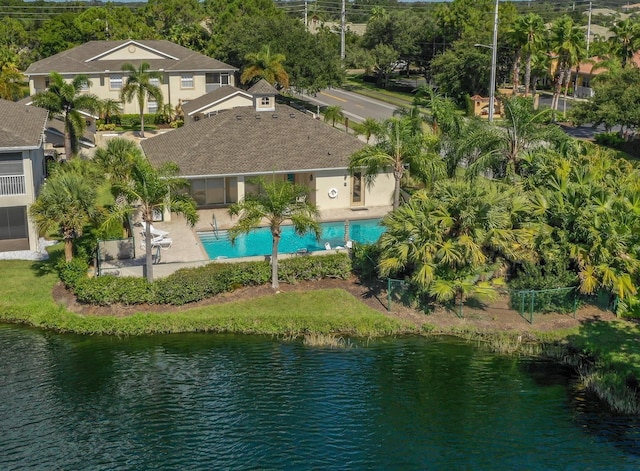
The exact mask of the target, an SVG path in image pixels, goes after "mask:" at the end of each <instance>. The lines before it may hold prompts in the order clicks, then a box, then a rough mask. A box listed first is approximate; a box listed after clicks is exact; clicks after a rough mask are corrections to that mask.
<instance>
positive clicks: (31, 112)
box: [0, 100, 49, 148]
mask: <svg viewBox="0 0 640 471" xmlns="http://www.w3.org/2000/svg"><path fill="white" fill-rule="evenodd" d="M48 114H49V113H48V112H47V110H44V109H42V108H36V107H34V106H25V105H22V104H19V103H14V102H12V101H7V100H0V116H2V119H0V148H2V147H5V148H8V147H11V148H16V147H34V148H35V147H39V146H40V143H41V140H42V133H43V131H44V127H45V125H46V123H47V116H48Z"/></svg>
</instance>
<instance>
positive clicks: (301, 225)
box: [229, 176, 321, 290]
mask: <svg viewBox="0 0 640 471" xmlns="http://www.w3.org/2000/svg"><path fill="white" fill-rule="evenodd" d="M256 183H257V184H258V188H259V190H258V192H257V193H255V194H254V193H249V194H247V195H245V197H244V199H242V200H241V201H239V202H238V203H234V204H232V205H231V206H230V207H229V214H230V215H232V216H240V219H239V220H238V222H237V223H236V224H235V225H234V226H233V227H232V228H231V229H229V236H230V237H231V240H232V241H235V239H236V238H237V237H238V236H239V235H240V234H246V233H248V232H249V231H251V230H252V229H254V228H256V227H258V226H259V225H260V224H261V223H262V221H263V220H266V222H267V223H268V224H269V228H270V229H271V236H272V238H273V241H272V244H271V286H272V287H273V289H275V290H277V289H278V288H279V286H280V284H279V282H278V244H279V243H280V237H281V232H282V230H281V225H282V224H283V223H284V222H285V221H291V223H292V224H293V228H294V229H295V231H296V232H297V233H298V234H305V233H307V232H313V233H314V234H315V236H316V238H318V239H319V238H320V233H321V228H320V224H319V223H318V214H319V213H318V207H317V206H316V205H315V204H312V203H311V202H309V201H308V198H307V196H308V194H309V189H308V188H307V187H305V186H301V185H295V184H293V183H291V182H289V181H285V180H278V179H276V178H275V176H274V177H273V180H271V181H266V180H265V179H264V178H259V179H257V180H256Z"/></svg>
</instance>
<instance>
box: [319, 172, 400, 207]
mask: <svg viewBox="0 0 640 471" xmlns="http://www.w3.org/2000/svg"><path fill="white" fill-rule="evenodd" d="M314 181H315V188H316V192H315V197H316V201H315V203H316V204H317V205H318V207H319V208H320V210H327V209H345V208H351V207H352V204H351V185H352V179H351V175H350V173H349V171H348V170H347V169H344V170H323V171H319V172H316V173H315V174H314ZM393 187H394V180H393V175H392V174H389V173H383V174H380V175H378V177H377V178H376V179H375V181H374V183H373V185H372V186H371V187H367V186H366V185H365V193H364V204H363V205H361V206H364V207H373V206H388V205H389V204H391V202H392V201H393ZM334 188H335V189H336V190H337V192H338V195H337V196H336V197H335V198H331V197H330V196H329V191H330V190H331V189H334Z"/></svg>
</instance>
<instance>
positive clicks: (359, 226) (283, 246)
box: [198, 219, 384, 260]
mask: <svg viewBox="0 0 640 471" xmlns="http://www.w3.org/2000/svg"><path fill="white" fill-rule="evenodd" d="M321 226H322V234H321V236H320V240H316V238H315V237H314V236H313V235H312V234H305V235H304V236H299V235H298V234H296V233H295V231H294V230H293V227H292V226H282V238H281V239H280V245H279V246H278V253H296V252H298V251H299V250H307V251H308V252H313V251H316V250H324V249H325V244H326V243H327V242H328V243H329V244H330V245H331V248H335V247H338V246H344V245H345V238H344V221H336V222H323V223H322V224H321ZM383 231H384V228H383V227H382V226H380V219H361V220H356V221H352V220H350V221H349V238H350V239H351V240H353V241H354V242H359V243H361V244H370V243H372V242H376V241H377V240H378V239H379V238H380V235H381V234H382V232H383ZM198 236H199V237H200V241H201V242H202V246H203V247H204V249H205V250H206V251H207V255H209V258H210V259H212V260H215V259H216V258H221V257H226V258H239V257H255V256H261V255H270V254H271V242H272V239H271V230H270V229H269V228H268V227H261V228H259V229H255V230H253V231H251V232H250V233H249V234H246V235H242V236H240V237H238V238H237V239H236V242H235V244H233V245H232V244H231V241H230V240H229V236H228V234H227V231H218V234H217V237H216V234H214V233H213V232H198Z"/></svg>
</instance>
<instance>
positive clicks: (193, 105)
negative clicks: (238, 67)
mask: <svg viewBox="0 0 640 471" xmlns="http://www.w3.org/2000/svg"><path fill="white" fill-rule="evenodd" d="M236 94H243V95H245V96H246V97H247V98H249V99H252V98H253V97H252V96H251V95H250V94H249V93H247V92H245V91H244V90H241V89H239V88H236V87H233V86H230V85H225V86H224V87H220V88H216V89H215V90H213V91H212V92H209V93H207V94H206V95H202V96H201V97H199V98H196V99H195V100H191V101H189V103H185V104H184V105H182V111H184V112H185V113H186V114H187V115H188V114H191V113H192V112H194V111H197V110H199V109H201V108H203V107H205V106H209V105H212V104H214V103H216V102H219V101H222V100H224V99H225V98H229V97H230V96H232V95H236Z"/></svg>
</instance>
